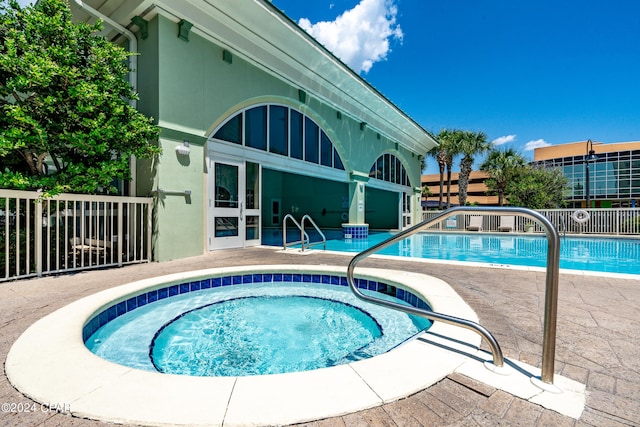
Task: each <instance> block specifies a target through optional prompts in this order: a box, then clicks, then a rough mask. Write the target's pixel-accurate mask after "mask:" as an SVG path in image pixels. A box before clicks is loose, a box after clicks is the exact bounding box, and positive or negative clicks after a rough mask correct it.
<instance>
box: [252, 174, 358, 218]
mask: <svg viewBox="0 0 640 427" xmlns="http://www.w3.org/2000/svg"><path fill="white" fill-rule="evenodd" d="M262 179H263V190H262V196H263V200H264V203H263V208H262V225H263V227H272V226H273V225H272V224H271V199H274V198H275V199H280V200H281V202H282V211H281V212H282V215H281V219H282V218H284V216H285V215H286V214H293V216H294V218H295V219H296V221H300V219H301V218H302V216H303V215H309V216H311V219H313V221H314V222H315V223H316V224H317V225H318V226H319V227H321V228H340V227H341V226H342V223H343V222H345V221H343V220H342V213H343V212H347V211H348V208H343V201H344V200H345V198H346V197H348V195H349V188H348V184H347V183H343V182H336V181H330V180H326V179H320V178H313V177H308V176H299V175H293V174H290V173H286V172H280V171H275V170H271V169H263V171H262Z"/></svg>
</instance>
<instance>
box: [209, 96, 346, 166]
mask: <svg viewBox="0 0 640 427" xmlns="http://www.w3.org/2000/svg"><path fill="white" fill-rule="evenodd" d="M213 138H214V139H217V140H220V141H226V142H231V143H233V144H238V145H244V146H245V147H249V148H253V149H256V150H261V151H267V152H269V153H272V154H278V155H281V156H287V157H291V158H294V159H299V160H304V161H306V162H310V163H315V164H319V165H321V166H326V167H330V168H334V169H339V170H344V164H343V163H342V159H340V156H339V155H338V151H337V150H336V148H335V147H334V145H333V143H332V142H331V140H330V139H329V137H328V136H327V134H326V133H325V132H324V131H323V130H322V128H321V127H320V126H318V124H317V123H316V122H314V121H313V120H312V119H311V118H309V117H308V116H305V115H304V114H303V113H301V112H299V111H296V110H294V109H293V108H289V107H286V106H283V105H275V104H274V105H259V106H255V107H250V108H247V109H246V110H243V111H241V112H240V113H238V114H236V115H235V116H233V117H231V118H230V119H229V120H227V121H226V122H225V123H224V124H223V125H222V126H221V127H220V128H219V129H218V130H217V131H216V132H215V133H214V135H213Z"/></svg>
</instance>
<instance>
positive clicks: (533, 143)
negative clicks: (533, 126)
mask: <svg viewBox="0 0 640 427" xmlns="http://www.w3.org/2000/svg"><path fill="white" fill-rule="evenodd" d="M550 145H551V144H549V143H548V142H547V141H545V140H544V139H536V140H534V141H529V142H527V143H526V144H525V145H524V151H532V150H533V149H534V148H540V147H548V146H550Z"/></svg>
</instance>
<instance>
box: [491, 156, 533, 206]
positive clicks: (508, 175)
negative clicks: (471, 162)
mask: <svg viewBox="0 0 640 427" xmlns="http://www.w3.org/2000/svg"><path fill="white" fill-rule="evenodd" d="M526 164H527V161H526V159H525V158H524V157H523V156H522V155H521V154H520V153H518V152H517V151H516V150H514V149H512V148H508V149H506V150H500V149H496V148H494V149H492V150H491V151H489V154H488V155H487V158H486V160H485V161H484V162H483V163H482V165H480V170H482V171H485V172H486V173H487V174H488V175H489V177H490V178H489V179H487V180H485V185H486V186H487V188H488V189H489V191H490V192H492V193H495V194H497V195H498V205H499V206H502V205H504V200H505V195H506V191H507V184H508V183H509V182H510V181H511V180H512V179H514V177H516V176H517V175H518V173H519V172H520V171H521V170H522V168H524V166H525V165H526Z"/></svg>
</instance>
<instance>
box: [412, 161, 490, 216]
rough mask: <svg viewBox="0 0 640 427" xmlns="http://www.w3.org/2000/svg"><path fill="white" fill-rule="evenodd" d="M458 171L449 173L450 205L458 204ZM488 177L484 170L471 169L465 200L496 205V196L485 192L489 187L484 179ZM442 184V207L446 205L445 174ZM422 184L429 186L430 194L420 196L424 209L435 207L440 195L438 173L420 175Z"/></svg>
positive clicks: (472, 202)
mask: <svg viewBox="0 0 640 427" xmlns="http://www.w3.org/2000/svg"><path fill="white" fill-rule="evenodd" d="M459 175H460V173H459V172H452V173H451V189H450V195H451V205H452V206H458V205H459V204H460V202H459V200H458V177H459ZM487 178H489V175H488V174H487V173H486V172H484V171H479V170H478V171H471V174H470V175H469V186H468V187H467V202H468V203H469V204H472V205H479V206H497V205H498V196H494V195H489V194H487V193H488V191H489V189H488V188H487V186H486V184H485V183H484V181H485V180H486V179H487ZM444 180H445V182H444V186H443V188H442V193H443V207H445V208H446V207H447V175H446V173H445V175H444ZM422 185H426V186H427V187H429V191H430V192H431V195H430V196H428V197H424V196H423V197H422V207H423V208H424V209H437V208H438V206H439V195H440V174H439V173H435V174H428V175H422Z"/></svg>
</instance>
